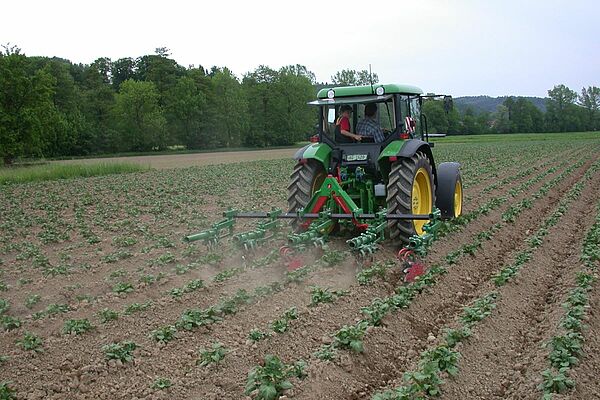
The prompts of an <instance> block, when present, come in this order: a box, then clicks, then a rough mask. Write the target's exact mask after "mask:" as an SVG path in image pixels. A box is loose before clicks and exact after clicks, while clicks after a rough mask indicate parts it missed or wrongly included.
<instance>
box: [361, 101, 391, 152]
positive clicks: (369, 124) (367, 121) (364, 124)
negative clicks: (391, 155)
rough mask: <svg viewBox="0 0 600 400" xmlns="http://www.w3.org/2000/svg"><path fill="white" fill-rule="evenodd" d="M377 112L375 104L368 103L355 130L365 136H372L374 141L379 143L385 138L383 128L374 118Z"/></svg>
mask: <svg viewBox="0 0 600 400" xmlns="http://www.w3.org/2000/svg"><path fill="white" fill-rule="evenodd" d="M376 114H377V104H375V103H369V104H367V105H366V106H365V117H364V118H363V119H361V120H360V121H358V124H357V125H356V132H358V134H359V135H361V136H362V137H365V138H367V137H368V138H373V141H374V142H375V143H381V142H383V141H384V140H385V135H384V134H383V130H382V129H381V127H380V126H379V124H378V123H377V120H376V118H375V116H376Z"/></svg>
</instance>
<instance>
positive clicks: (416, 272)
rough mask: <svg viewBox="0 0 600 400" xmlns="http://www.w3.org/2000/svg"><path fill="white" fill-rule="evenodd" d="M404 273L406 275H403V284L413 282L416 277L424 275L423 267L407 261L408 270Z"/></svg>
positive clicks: (417, 263) (416, 262)
mask: <svg viewBox="0 0 600 400" xmlns="http://www.w3.org/2000/svg"><path fill="white" fill-rule="evenodd" d="M404 272H405V273H406V275H404V282H408V283H410V282H414V281H415V279H417V277H419V276H421V275H423V274H424V273H425V265H423V264H422V263H420V262H418V261H415V262H411V261H408V268H406V269H405V270H404Z"/></svg>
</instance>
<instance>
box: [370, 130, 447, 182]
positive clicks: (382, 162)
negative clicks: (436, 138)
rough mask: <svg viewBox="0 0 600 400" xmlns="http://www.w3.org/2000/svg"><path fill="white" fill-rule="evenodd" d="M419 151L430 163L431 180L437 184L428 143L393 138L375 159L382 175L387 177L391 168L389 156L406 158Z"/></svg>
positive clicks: (433, 162)
mask: <svg viewBox="0 0 600 400" xmlns="http://www.w3.org/2000/svg"><path fill="white" fill-rule="evenodd" d="M419 151H420V152H422V153H423V154H425V155H426V156H427V158H428V159H429V163H430V164H431V172H432V173H433V180H434V183H435V184H436V185H437V172H436V168H435V161H434V160H433V153H432V152H431V147H430V146H429V143H427V142H424V141H422V140H419V139H409V140H394V141H393V142H391V143H390V144H388V145H387V146H386V147H385V149H383V151H382V152H381V154H380V155H379V157H378V160H377V161H378V163H379V168H380V169H381V172H382V175H383V176H385V177H386V179H387V176H388V175H389V172H390V170H391V167H390V165H391V162H390V157H397V158H408V157H412V156H414V155H415V153H417V152H419Z"/></svg>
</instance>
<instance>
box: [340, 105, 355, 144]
mask: <svg viewBox="0 0 600 400" xmlns="http://www.w3.org/2000/svg"><path fill="white" fill-rule="evenodd" d="M340 113H341V115H340V116H339V117H338V119H337V121H335V141H336V142H338V143H352V139H354V140H356V141H357V142H360V140H361V139H362V136H360V135H357V134H354V133H352V132H350V114H351V113H352V107H351V106H349V105H347V104H345V105H343V106H341V107H340Z"/></svg>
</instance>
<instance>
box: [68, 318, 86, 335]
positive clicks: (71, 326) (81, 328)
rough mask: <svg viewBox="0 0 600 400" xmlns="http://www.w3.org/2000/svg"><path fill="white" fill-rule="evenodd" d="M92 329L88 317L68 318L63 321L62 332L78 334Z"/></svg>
mask: <svg viewBox="0 0 600 400" xmlns="http://www.w3.org/2000/svg"><path fill="white" fill-rule="evenodd" d="M91 329H92V324H91V323H90V321H89V320H88V319H70V320H68V321H66V322H65V325H64V326H63V332H64V333H68V334H76V335H80V334H82V333H85V332H87V331H89V330H91Z"/></svg>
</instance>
